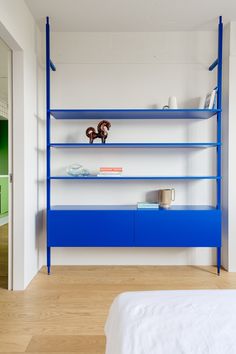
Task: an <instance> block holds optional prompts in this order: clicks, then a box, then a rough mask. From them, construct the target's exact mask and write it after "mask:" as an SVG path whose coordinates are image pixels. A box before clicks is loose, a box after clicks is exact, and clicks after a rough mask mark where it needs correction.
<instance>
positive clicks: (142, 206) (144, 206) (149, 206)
mask: <svg viewBox="0 0 236 354" xmlns="http://www.w3.org/2000/svg"><path fill="white" fill-rule="evenodd" d="M137 208H138V209H159V204H157V203H143V202H139V203H138V204H137Z"/></svg>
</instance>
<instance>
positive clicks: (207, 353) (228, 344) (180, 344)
mask: <svg viewBox="0 0 236 354" xmlns="http://www.w3.org/2000/svg"><path fill="white" fill-rule="evenodd" d="M105 334H106V339H107V343H106V354H236V290H194V291H192V290H181V291H145V292H127V293H123V294H120V295H119V296H118V297H116V298H115V300H114V301H113V303H112V305H111V308H110V311H109V315H108V318H107V321H106V325H105Z"/></svg>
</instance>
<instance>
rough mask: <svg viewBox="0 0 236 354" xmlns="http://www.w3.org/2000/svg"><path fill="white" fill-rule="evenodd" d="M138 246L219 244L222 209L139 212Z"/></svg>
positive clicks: (207, 245)
mask: <svg viewBox="0 0 236 354" xmlns="http://www.w3.org/2000/svg"><path fill="white" fill-rule="evenodd" d="M135 246H139V247H142V246H143V247H155V246H156V247H219V246H221V212H220V210H216V209H213V210H197V211H196V210H194V211H191V210H183V211H180V210H178V211H175V210H154V211H151V210H149V211H137V213H136V219H135Z"/></svg>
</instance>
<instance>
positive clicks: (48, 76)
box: [46, 17, 51, 274]
mask: <svg viewBox="0 0 236 354" xmlns="http://www.w3.org/2000/svg"><path fill="white" fill-rule="evenodd" d="M50 68H51V60H50V25H49V17H47V19H46V118H47V137H46V140H47V166H46V171H47V212H48V210H50V206H51V197H50V196H51V180H50V178H49V177H50V161H51V158H50V157H51V156H50V153H51V152H50V145H49V144H50ZM47 231H48V222H47ZM47 234H48V232H47ZM47 242H48V241H47ZM50 268H51V249H50V247H47V270H48V274H50V271H51V269H50Z"/></svg>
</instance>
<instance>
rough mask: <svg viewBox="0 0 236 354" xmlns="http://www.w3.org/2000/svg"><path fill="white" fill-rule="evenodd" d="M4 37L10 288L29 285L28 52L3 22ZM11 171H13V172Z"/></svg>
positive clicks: (20, 287) (1, 26) (2, 36)
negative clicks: (26, 230) (7, 80)
mask: <svg viewBox="0 0 236 354" xmlns="http://www.w3.org/2000/svg"><path fill="white" fill-rule="evenodd" d="M0 37H1V39H2V40H3V41H4V42H5V44H6V45H7V47H8V48H9V49H10V50H11V68H12V70H11V83H10V86H11V88H12V90H11V102H10V104H9V109H10V110H11V122H10V124H11V128H10V129H9V131H11V135H10V137H9V138H10V140H11V144H10V149H11V153H10V154H9V156H11V161H10V165H9V166H10V168H11V173H12V183H11V185H10V187H11V188H9V190H11V192H10V193H11V194H10V195H9V200H11V208H9V209H10V214H11V215H9V219H10V217H11V226H10V237H9V239H10V247H9V249H8V250H9V257H10V259H9V260H10V262H9V274H10V275H11V276H10V277H9V278H8V279H9V282H8V289H9V290H23V289H24V288H25V260H24V253H25V252H24V249H25V237H24V216H25V210H24V192H25V186H24V51H23V49H22V48H21V46H20V45H19V44H18V42H17V41H16V40H15V38H14V37H13V36H12V35H11V33H10V32H9V31H8V29H7V28H6V27H5V26H4V25H3V24H2V22H1V21H0ZM9 172H10V171H9Z"/></svg>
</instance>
